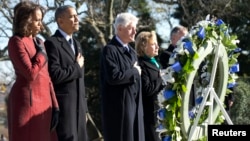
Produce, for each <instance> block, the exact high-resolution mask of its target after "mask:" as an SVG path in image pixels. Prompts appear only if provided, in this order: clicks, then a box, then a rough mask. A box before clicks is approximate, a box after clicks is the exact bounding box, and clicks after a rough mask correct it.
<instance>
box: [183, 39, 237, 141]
mask: <svg viewBox="0 0 250 141" xmlns="http://www.w3.org/2000/svg"><path fill="white" fill-rule="evenodd" d="M218 43H221V41H220V39H219V40H218ZM215 49H216V50H215V58H214V60H213V68H212V73H211V78H210V82H209V84H208V88H207V90H206V93H205V95H204V98H203V100H202V103H201V105H200V107H199V111H198V114H197V116H196V118H195V120H194V124H193V125H192V126H191V130H190V133H189V137H188V141H192V138H193V135H194V133H195V129H196V127H197V124H198V121H199V119H200V116H201V114H202V111H203V109H204V106H205V105H208V106H209V115H208V124H211V123H212V117H213V115H212V113H213V102H214V99H215V101H216V103H217V104H218V105H219V107H220V110H221V111H222V113H223V116H224V117H225V118H226V121H227V123H228V124H229V125H233V123H232V121H231V119H230V117H229V115H228V113H227V112H226V110H225V109H224V107H223V105H222V103H221V101H220V99H219V98H218V96H217V94H216V92H215V90H214V88H213V84H214V80H215V74H216V69H217V64H218V60H219V53H220V52H219V51H220V45H219V44H218V47H217V48H215ZM208 96H210V101H209V102H207V98H208Z"/></svg>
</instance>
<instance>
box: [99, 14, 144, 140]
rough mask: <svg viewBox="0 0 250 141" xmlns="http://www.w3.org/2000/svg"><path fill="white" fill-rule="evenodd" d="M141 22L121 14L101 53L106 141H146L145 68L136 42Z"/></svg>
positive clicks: (128, 15) (130, 15) (131, 16)
mask: <svg viewBox="0 0 250 141" xmlns="http://www.w3.org/2000/svg"><path fill="white" fill-rule="evenodd" d="M137 23H138V18H137V17H135V16H134V15H132V14H130V13H120V14H118V15H117V17H116V19H115V23H114V29H115V35H114V37H113V38H112V39H111V41H110V42H109V43H108V44H107V45H106V46H105V47H104V48H103V50H102V53H101V74H100V76H101V98H102V114H103V124H104V126H103V127H104V140H105V141H144V140H145V137H144V126H143V108H142V96H141V76H140V74H141V68H140V67H139V66H138V64H137V61H138V60H137V55H136V52H135V50H134V49H133V48H132V47H130V45H129V44H128V43H130V42H133V41H134V37H135V34H136V25H137Z"/></svg>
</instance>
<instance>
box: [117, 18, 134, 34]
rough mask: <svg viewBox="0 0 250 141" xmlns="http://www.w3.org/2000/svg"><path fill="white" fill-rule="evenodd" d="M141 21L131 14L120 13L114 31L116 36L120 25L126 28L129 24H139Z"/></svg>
mask: <svg viewBox="0 0 250 141" xmlns="http://www.w3.org/2000/svg"><path fill="white" fill-rule="evenodd" d="M138 21H139V19H138V18H137V17H136V16H134V15H133V14H131V13H120V14H118V15H117V16H116V19H115V23H114V29H115V34H117V28H118V26H119V25H122V26H124V27H126V26H127V25H129V24H131V23H132V24H137V23H138Z"/></svg>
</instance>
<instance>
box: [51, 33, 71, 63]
mask: <svg viewBox="0 0 250 141" xmlns="http://www.w3.org/2000/svg"><path fill="white" fill-rule="evenodd" d="M55 35H56V36H57V39H58V41H59V42H60V43H61V47H62V49H63V50H65V52H66V53H67V54H68V55H69V56H70V57H71V58H72V59H73V60H75V55H74V52H73V51H72V49H71V47H70V44H69V43H68V41H66V39H65V38H64V37H63V35H62V34H61V33H60V31H58V30H57V31H56V33H55Z"/></svg>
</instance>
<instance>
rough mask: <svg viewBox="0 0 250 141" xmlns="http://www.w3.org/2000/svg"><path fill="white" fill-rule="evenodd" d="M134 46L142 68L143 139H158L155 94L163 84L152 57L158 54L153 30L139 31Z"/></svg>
mask: <svg viewBox="0 0 250 141" xmlns="http://www.w3.org/2000/svg"><path fill="white" fill-rule="evenodd" d="M135 47H136V51H137V54H138V57H139V58H138V60H139V65H140V66H141V69H142V74H141V78H142V102H143V112H144V128H145V141H160V137H159V135H158V134H157V132H156V125H157V110H158V109H159V107H158V104H157V103H158V102H157V94H158V93H159V92H160V91H161V90H162V89H163V87H164V85H163V80H162V78H161V74H160V66H159V64H158V62H157V61H156V59H155V58H154V57H155V56H157V55H158V50H159V46H158V43H157V39H156V34H155V32H154V31H152V32H146V31H145V32H141V33H139V34H138V36H137V37H136V41H135Z"/></svg>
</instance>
